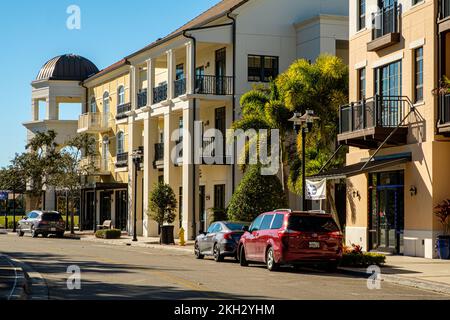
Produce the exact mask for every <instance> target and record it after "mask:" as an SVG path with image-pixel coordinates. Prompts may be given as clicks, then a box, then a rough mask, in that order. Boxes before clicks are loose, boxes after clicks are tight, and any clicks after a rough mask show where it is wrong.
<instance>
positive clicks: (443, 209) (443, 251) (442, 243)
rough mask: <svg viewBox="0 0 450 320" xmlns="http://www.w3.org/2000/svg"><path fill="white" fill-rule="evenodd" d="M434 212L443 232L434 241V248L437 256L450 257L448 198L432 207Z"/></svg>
mask: <svg viewBox="0 0 450 320" xmlns="http://www.w3.org/2000/svg"><path fill="white" fill-rule="evenodd" d="M434 214H435V215H436V217H437V218H438V219H439V222H440V223H441V225H442V229H443V234H442V235H439V236H438V238H437V241H436V248H437V251H438V255H439V258H441V259H449V258H450V246H449V245H450V235H449V231H450V224H449V222H450V221H449V219H450V200H444V201H442V202H441V203H440V204H439V205H437V206H436V208H435V209H434Z"/></svg>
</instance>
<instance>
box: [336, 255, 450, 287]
mask: <svg viewBox="0 0 450 320" xmlns="http://www.w3.org/2000/svg"><path fill="white" fill-rule="evenodd" d="M340 269H341V270H343V271H346V272H353V273H358V274H360V275H365V276H366V277H368V276H369V274H368V273H367V270H366V269H365V268H340ZM381 278H382V280H384V281H387V282H393V283H396V284H401V285H406V286H411V287H416V288H421V289H426V290H431V291H437V292H442V293H446V294H450V260H430V259H424V258H415V257H404V256H387V257H386V265H385V266H384V267H382V268H381Z"/></svg>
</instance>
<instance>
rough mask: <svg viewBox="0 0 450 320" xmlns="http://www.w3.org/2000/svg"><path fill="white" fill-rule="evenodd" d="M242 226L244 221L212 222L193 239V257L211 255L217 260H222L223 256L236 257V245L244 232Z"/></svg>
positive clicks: (198, 257)
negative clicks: (205, 230) (206, 229)
mask: <svg viewBox="0 0 450 320" xmlns="http://www.w3.org/2000/svg"><path fill="white" fill-rule="evenodd" d="M244 226H245V224H244V223H236V222H223V221H221V222H214V223H213V224H211V226H210V227H209V229H208V231H207V232H205V233H202V234H200V235H199V236H198V237H197V239H196V240H195V257H196V258H197V259H203V258H204V257H205V256H213V257H214V260H216V261H217V262H221V261H223V260H224V258H225V257H234V258H236V259H237V247H238V244H239V240H240V239H241V236H242V235H243V234H244V231H243V228H244Z"/></svg>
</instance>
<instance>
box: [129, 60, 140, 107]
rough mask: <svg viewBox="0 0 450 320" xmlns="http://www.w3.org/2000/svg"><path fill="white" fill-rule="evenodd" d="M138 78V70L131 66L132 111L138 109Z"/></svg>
mask: <svg viewBox="0 0 450 320" xmlns="http://www.w3.org/2000/svg"><path fill="white" fill-rule="evenodd" d="M138 77H139V70H138V68H136V67H135V66H130V102H131V109H132V110H136V109H137V93H138V80H137V79H138Z"/></svg>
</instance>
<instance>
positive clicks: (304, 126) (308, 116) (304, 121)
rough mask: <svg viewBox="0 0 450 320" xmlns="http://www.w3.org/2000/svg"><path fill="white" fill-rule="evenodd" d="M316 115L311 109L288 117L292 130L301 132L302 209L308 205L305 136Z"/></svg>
mask: <svg viewBox="0 0 450 320" xmlns="http://www.w3.org/2000/svg"><path fill="white" fill-rule="evenodd" d="M318 119H319V118H318V117H315V116H314V111H313V110H306V113H305V114H304V115H303V116H302V115H301V113H295V114H294V116H293V117H292V118H291V119H289V121H290V122H293V123H294V130H295V132H296V133H297V135H298V134H299V133H300V130H301V132H302V203H303V204H302V209H303V210H304V211H306V209H307V207H308V201H307V200H306V136H307V134H308V133H309V132H311V130H312V126H313V123H314V120H318Z"/></svg>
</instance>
